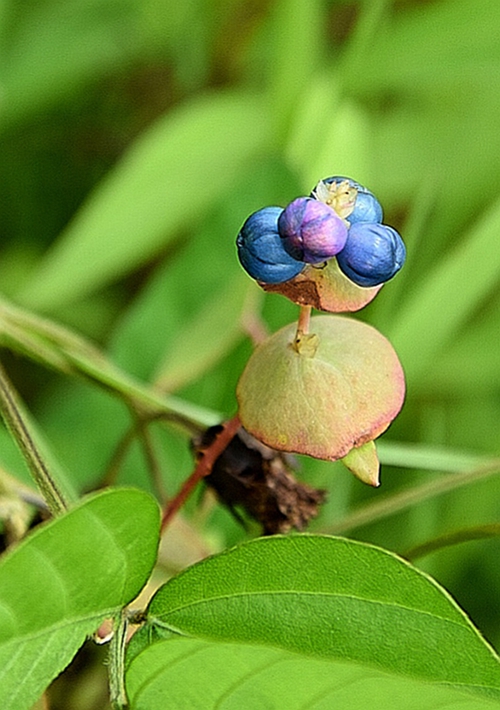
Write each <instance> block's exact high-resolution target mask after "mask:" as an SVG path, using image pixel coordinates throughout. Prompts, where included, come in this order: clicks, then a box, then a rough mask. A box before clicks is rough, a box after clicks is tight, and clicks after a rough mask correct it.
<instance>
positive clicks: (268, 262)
mask: <svg viewBox="0 0 500 710" xmlns="http://www.w3.org/2000/svg"><path fill="white" fill-rule="evenodd" d="M282 212H283V210H282V208H281V207H264V208H263V209H261V210H258V211H257V212H254V213H253V214H251V215H250V217H249V218H248V219H247V220H246V222H245V224H244V225H243V227H242V228H241V231H240V233H239V234H238V236H237V238H236V246H237V247H238V257H239V260H240V262H241V265H242V266H243V268H244V269H245V271H246V272H247V273H248V274H250V276H251V277H252V278H254V279H256V280H257V281H262V282H264V283H268V284H279V283H283V282H284V281H289V280H290V279H293V277H294V276H297V274H300V272H301V271H302V270H303V269H304V268H305V264H304V262H302V261H297V260H296V259H294V258H293V257H292V256H290V254H288V253H287V252H286V251H285V249H284V248H283V243H282V241H281V238H280V235H279V233H278V217H279V216H280V214H281V213H282Z"/></svg>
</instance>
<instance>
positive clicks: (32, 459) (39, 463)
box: [0, 364, 68, 515]
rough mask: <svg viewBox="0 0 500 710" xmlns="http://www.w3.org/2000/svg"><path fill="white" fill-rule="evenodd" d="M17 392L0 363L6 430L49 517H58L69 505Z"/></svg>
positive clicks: (0, 399) (1, 406)
mask: <svg viewBox="0 0 500 710" xmlns="http://www.w3.org/2000/svg"><path fill="white" fill-rule="evenodd" d="M21 409H22V407H21V405H20V403H19V398H18V395H17V392H16V391H15V389H14V387H13V385H12V383H11V382H10V380H9V378H8V376H7V373H6V372H5V369H4V368H3V366H2V365H1V364H0V412H1V414H2V417H3V419H4V422H5V425H6V427H7V428H8V429H9V431H10V433H11V434H12V436H13V437H14V439H15V441H16V443H17V445H18V446H19V448H20V450H21V454H22V455H23V457H24V459H25V461H26V463H27V465H28V468H29V470H30V472H31V475H32V476H33V478H34V480H35V482H36V484H37V486H38V487H39V489H40V492H41V494H42V495H43V497H44V500H45V501H46V503H47V506H48V508H49V510H50V512H51V513H52V515H61V514H62V513H64V512H65V511H66V510H67V509H68V504H67V502H66V500H65V498H64V496H63V494H62V492H61V491H60V489H59V487H58V486H57V484H56V482H55V481H54V478H53V477H52V475H51V473H50V471H49V469H48V466H47V464H46V462H45V460H44V458H43V456H42V454H41V452H40V450H39V448H38V446H37V444H36V443H35V440H34V438H33V437H32V435H31V433H30V431H29V428H28V426H27V424H26V422H25V419H24V417H23V415H22V413H21Z"/></svg>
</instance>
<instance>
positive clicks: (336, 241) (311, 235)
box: [278, 197, 347, 264]
mask: <svg viewBox="0 0 500 710" xmlns="http://www.w3.org/2000/svg"><path fill="white" fill-rule="evenodd" d="M278 230H279V233H280V236H281V239H282V241H283V246H284V248H285V250H286V251H287V252H288V254H290V256H292V257H293V258H294V259H297V260H300V261H305V262H306V263H308V264H319V263H321V262H322V261H325V260H327V259H330V258H331V257H332V256H335V254H338V252H339V251H340V250H341V249H343V248H344V245H345V242H346V239H347V226H346V224H345V222H344V221H343V220H342V219H341V218H340V217H339V216H338V214H337V213H336V212H335V211H334V210H333V209H332V208H331V207H329V206H328V205H326V204H325V203H324V202H319V201H318V200H315V199H313V198H312V197H298V198H297V199H296V200H293V202H290V204H289V205H288V206H287V207H286V208H285V209H284V210H283V212H282V213H281V214H280V216H279V219H278Z"/></svg>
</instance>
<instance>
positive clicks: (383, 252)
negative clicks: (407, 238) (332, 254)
mask: <svg viewBox="0 0 500 710" xmlns="http://www.w3.org/2000/svg"><path fill="white" fill-rule="evenodd" d="M405 258H406V249H405V245H404V243H403V240H402V239H401V237H400V236H399V234H398V233H397V232H396V230H395V229H393V228H392V227H388V226H387V225H385V224H369V223H368V222H356V223H355V224H353V225H352V226H351V227H350V229H349V236H348V237H347V241H346V244H345V247H344V248H343V250H342V251H341V252H339V253H338V254H337V262H338V265H339V267H340V269H341V271H343V273H344V274H345V275H346V276H347V277H348V278H349V279H351V281H354V283H355V284H357V285H358V286H365V287H370V286H378V285H379V284H382V283H384V282H385V281H388V280H389V279H391V278H392V277H393V276H394V275H395V274H396V273H397V272H398V271H399V269H400V268H401V267H402V266H403V264H404V262H405Z"/></svg>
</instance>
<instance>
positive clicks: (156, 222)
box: [19, 93, 269, 309]
mask: <svg viewBox="0 0 500 710" xmlns="http://www.w3.org/2000/svg"><path fill="white" fill-rule="evenodd" d="M268 137H269V127H268V124H267V121H266V114H265V111H264V109H263V107H262V105H261V101H260V100H259V98H258V96H256V95H254V94H246V93H234V94H230V93H228V94H212V95H206V96H204V97H203V98H199V99H197V100H196V101H193V102H192V103H190V104H188V105H186V106H183V107H182V108H180V109H178V110H177V111H174V112H172V113H170V114H168V115H167V116H165V117H164V118H162V119H160V120H159V121H158V122H157V123H156V124H155V125H154V126H152V128H150V129H149V130H148V131H147V132H146V133H144V134H143V135H142V136H141V137H140V138H139V139H138V140H137V141H136V142H135V143H134V145H133V146H132V147H131V148H130V149H129V151H128V152H127V153H126V155H125V156H124V157H123V158H122V160H121V162H120V163H119V164H118V165H117V167H116V168H115V169H114V170H113V171H112V172H111V173H110V174H109V175H108V177H107V178H106V179H105V180H104V182H103V183H102V184H101V185H100V187H99V189H98V190H97V191H96V192H94V194H93V195H92V197H91V198H90V199H89V200H88V201H87V203H86V204H85V205H84V207H83V208H82V209H81V210H80V212H79V213H78V215H77V217H76V218H75V219H74V221H73V222H72V223H71V224H70V225H69V227H68V229H67V231H66V232H65V233H64V234H63V235H62V236H61V237H60V239H59V241H58V242H56V244H55V246H54V247H53V248H52V250H51V251H50V252H49V253H48V254H47V256H46V258H45V260H44V261H42V263H41V265H40V268H39V269H37V270H35V272H34V273H33V276H32V278H31V280H30V281H29V282H28V284H27V286H26V287H25V288H24V289H23V290H22V292H21V293H20V294H19V299H21V300H22V301H23V302H24V303H27V304H33V305H36V307H37V309H48V308H54V307H57V306H58V305H61V304H63V303H65V302H68V301H70V300H75V299H77V298H79V297H80V296H82V295H83V294H88V293H89V292H91V291H93V290H95V289H97V288H100V287H102V286H103V285H105V284H107V283H109V282H110V281H112V280H113V279H116V278H119V277H120V276H123V275H124V274H126V273H128V272H129V271H130V270H131V269H134V268H136V267H137V266H138V265H140V264H143V263H145V262H146V261H148V260H149V259H151V258H152V257H153V256H154V255H155V254H157V253H158V252H159V251H160V250H161V249H162V248H163V247H164V246H165V245H166V244H168V243H169V242H170V241H171V240H172V238H173V237H174V236H175V235H176V234H178V232H179V230H180V229H190V228H192V227H193V224H195V223H196V222H198V221H200V220H202V219H203V216H204V215H205V213H206V212H207V210H208V209H209V208H210V207H211V206H212V205H213V204H214V202H215V201H217V200H219V199H220V198H221V196H222V195H223V194H224V193H225V192H226V191H227V190H229V189H230V188H231V185H232V183H233V182H234V180H235V179H236V177H237V176H238V173H239V171H241V170H244V168H245V163H246V162H247V161H248V159H249V158H250V157H252V156H253V155H254V154H255V153H256V152H257V151H258V150H260V149H262V147H263V146H265V145H266V143H267V140H268ZM207 258H208V255H207Z"/></svg>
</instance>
